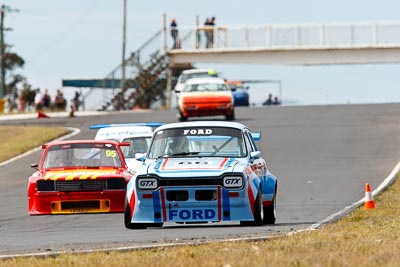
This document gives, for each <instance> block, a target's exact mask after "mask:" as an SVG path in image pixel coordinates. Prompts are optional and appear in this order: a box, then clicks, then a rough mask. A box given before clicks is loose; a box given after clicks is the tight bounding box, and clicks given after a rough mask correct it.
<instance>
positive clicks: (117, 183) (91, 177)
mask: <svg viewBox="0 0 400 267" xmlns="http://www.w3.org/2000/svg"><path fill="white" fill-rule="evenodd" d="M127 145H129V143H118V142H115V141H105V140H104V141H101V140H72V141H58V142H51V143H48V144H46V145H43V146H42V148H43V149H44V151H43V155H42V158H41V160H40V163H39V164H37V163H36V164H31V167H32V168H35V169H36V170H37V171H36V172H35V173H33V174H32V176H31V177H29V183H28V213H29V215H40V214H73V213H100V212H123V211H124V200H125V191H126V184H127V182H128V181H129V180H130V178H131V177H132V175H131V174H130V173H129V172H128V169H127V166H126V163H125V160H124V157H123V154H122V152H121V149H120V146H127Z"/></svg>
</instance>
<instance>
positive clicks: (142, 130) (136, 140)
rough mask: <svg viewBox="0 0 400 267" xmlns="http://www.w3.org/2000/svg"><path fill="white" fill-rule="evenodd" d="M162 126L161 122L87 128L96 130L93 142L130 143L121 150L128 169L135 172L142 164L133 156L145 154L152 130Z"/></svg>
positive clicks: (102, 125)
mask: <svg viewBox="0 0 400 267" xmlns="http://www.w3.org/2000/svg"><path fill="white" fill-rule="evenodd" d="M163 124H164V123H162V122H146V123H119V124H95V125H91V126H90V127H89V128H90V129H98V131H97V133H96V136H95V138H94V139H95V140H115V141H118V142H128V143H130V146H124V147H123V148H122V153H123V154H124V158H125V162H126V164H127V166H128V169H129V170H130V171H131V172H135V171H136V170H137V168H138V167H139V166H140V165H142V162H140V161H137V160H136V159H135V154H136V153H146V152H147V148H148V146H149V144H150V141H151V137H152V136H153V131H154V129H156V128H157V127H159V126H161V125H163Z"/></svg>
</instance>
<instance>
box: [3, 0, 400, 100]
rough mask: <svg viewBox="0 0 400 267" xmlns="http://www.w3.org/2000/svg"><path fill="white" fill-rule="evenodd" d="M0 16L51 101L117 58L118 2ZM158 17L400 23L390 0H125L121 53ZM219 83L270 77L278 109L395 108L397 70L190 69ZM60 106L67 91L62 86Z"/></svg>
mask: <svg viewBox="0 0 400 267" xmlns="http://www.w3.org/2000/svg"><path fill="white" fill-rule="evenodd" d="M0 3H1V4H4V5H6V6H8V7H9V8H11V9H12V10H13V9H14V11H10V12H7V13H6V14H5V18H4V27H5V28H10V30H8V31H6V32H5V37H4V38H5V42H6V43H7V44H9V45H11V46H12V51H13V52H16V53H18V54H19V55H20V56H21V57H22V58H23V59H24V60H25V66H24V68H23V69H22V70H19V72H20V73H21V74H22V75H24V76H25V77H26V78H27V80H28V82H29V83H30V84H32V85H33V87H34V88H37V87H39V88H43V89H44V88H48V89H49V91H50V94H53V95H54V92H55V90H56V89H57V88H61V84H62V83H61V82H62V80H63V79H94V78H104V77H105V76H106V75H107V74H108V73H109V72H110V71H111V70H112V69H114V68H115V67H116V66H118V65H119V64H120V62H121V57H122V22H123V16H122V14H123V0H119V1H116V0H113V1H111V0H85V1H82V0H68V1H67V0H57V1H54V0H34V1H33V0H0ZM163 14H166V16H167V20H168V21H169V20H170V19H171V18H175V19H176V20H177V23H178V26H194V24H195V18H196V16H199V17H200V22H201V23H203V21H204V20H205V18H206V17H211V16H215V17H216V24H217V25H220V26H221V25H266V24H281V23H331V22H374V21H376V22H383V21H400V2H399V1H396V0H380V1H376V0H351V1H349V0H335V1H332V0H329V1H328V0H325V1H324V0H303V1H296V0H279V1H276V0H274V1H271V0H258V1H256V0H247V1H245V2H243V1H236V0H231V1H215V0H202V1H198V2H194V1H187V0H176V1H132V0H127V31H126V34H127V35H126V54H127V55H128V54H129V53H130V52H131V51H135V50H136V49H137V48H139V47H140V46H141V45H142V44H143V43H145V42H146V41H147V40H148V39H149V38H150V37H151V36H153V35H154V34H155V33H156V32H157V31H158V30H159V29H161V27H162V19H163ZM195 66H196V67H198V68H208V67H211V68H215V69H216V70H217V71H218V72H219V73H220V74H221V75H222V76H224V77H225V78H227V79H246V80H249V79H264V80H265V79H271V80H280V81H281V84H282V96H283V103H288V104H289V103H290V104H296V105H327V104H348V103H355V104H358V103H387V102H396V103H398V102H400V88H399V87H400V75H399V73H400V64H375V65H374V64H366V65H329V66H285V65H262V64H261V65H260V64H257V65H256V64H246V65H240V64H196V65H195ZM62 89H63V91H64V94H65V95H66V96H67V100H68V99H71V98H72V96H73V93H74V91H75V89H74V88H62ZM269 93H272V94H273V95H278V94H279V89H278V87H277V86H276V85H274V84H261V85H251V87H250V101H251V102H253V103H261V102H263V101H264V100H265V99H266V98H267V96H268V94H269Z"/></svg>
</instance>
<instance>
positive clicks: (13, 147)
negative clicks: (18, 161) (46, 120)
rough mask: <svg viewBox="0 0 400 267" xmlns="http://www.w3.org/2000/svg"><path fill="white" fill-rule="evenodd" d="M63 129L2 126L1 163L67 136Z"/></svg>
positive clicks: (0, 137)
mask: <svg viewBox="0 0 400 267" xmlns="http://www.w3.org/2000/svg"><path fill="white" fill-rule="evenodd" d="M67 132H68V131H67V130H65V129H61V128H55V127H52V128H47V127H31V126H0V140H2V142H0V151H1V153H0V162H2V161H5V160H7V159H9V158H12V157H15V156H16V155H19V154H21V153H23V152H25V151H28V150H30V149H32V148H35V147H38V146H40V145H41V144H43V143H46V142H48V141H50V140H53V139H55V138H57V137H60V136H62V135H64V134H66V133H67Z"/></svg>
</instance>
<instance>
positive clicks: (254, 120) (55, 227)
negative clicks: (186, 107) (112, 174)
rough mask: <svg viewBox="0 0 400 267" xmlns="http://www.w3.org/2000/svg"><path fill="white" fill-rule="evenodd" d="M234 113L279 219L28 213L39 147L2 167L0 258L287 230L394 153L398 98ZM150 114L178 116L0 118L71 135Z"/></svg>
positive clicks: (344, 197) (398, 144)
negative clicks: (138, 222)
mask: <svg viewBox="0 0 400 267" xmlns="http://www.w3.org/2000/svg"><path fill="white" fill-rule="evenodd" d="M50 116H51V114H50ZM236 118H237V121H238V122H242V123H244V124H246V125H247V126H249V127H250V128H251V129H252V130H253V131H258V129H261V130H262V143H261V150H262V152H263V156H264V158H266V160H267V163H268V165H269V168H270V169H271V171H272V172H273V173H274V174H275V175H276V176H277V177H278V202H277V203H278V204H277V222H276V224H275V225H266V226H262V227H240V226H239V224H238V223H229V224H227V223H224V224H222V223H220V224H203V225H195V224H191V225H180V224H172V223H171V224H165V225H164V227H163V228H150V229H146V230H127V229H125V227H124V224H123V214H122V213H120V214H97V215H96V214H83V215H58V216H28V214H27V182H28V177H29V175H30V174H31V173H32V172H33V169H31V168H30V164H31V163H34V162H38V161H39V159H40V156H41V151H37V152H34V153H32V154H30V155H27V156H25V157H23V158H21V159H19V160H16V161H13V162H11V163H8V164H6V165H2V166H0V211H1V213H0V214H1V215H0V256H1V255H3V256H4V255H10V254H19V253H23V252H30V253H39V252H54V251H59V250H64V249H65V250H68V251H80V250H86V249H97V248H109V247H118V246H144V245H155V244H163V243H168V244H171V243H181V242H201V241H205V240H211V239H218V240H222V239H234V238H239V237H245V238H248V237H265V236H272V235H276V234H284V233H287V232H290V231H294V230H299V229H304V228H307V227H309V226H310V225H312V224H314V223H317V222H319V221H321V220H323V219H325V218H326V217H328V216H329V215H331V214H333V213H335V212H338V211H340V210H342V209H343V208H344V207H346V206H348V205H350V204H352V203H354V202H356V201H358V200H360V199H362V198H363V197H364V185H365V183H366V182H369V183H370V184H371V187H372V189H374V188H375V187H377V186H378V185H379V184H380V183H381V182H382V181H383V179H384V178H386V177H387V176H388V175H389V173H390V172H391V171H392V169H393V168H394V167H395V166H396V164H397V163H398V162H399V160H400V104H373V105H332V106H298V107H295V106H293V107H290V106H287V107H285V106H282V107H261V108H247V107H243V108H237V110H236ZM217 119H222V118H217ZM146 121H163V122H176V121H177V119H176V115H175V112H174V111H139V112H138V111H135V112H122V113H105V114H104V115H98V116H78V117H74V118H68V117H52V118H49V119H25V120H13V121H0V124H3V125H4V124H7V125H21V124H37V125H51V126H70V127H75V128H80V129H81V130H82V132H81V133H80V134H79V135H77V136H74V137H73V139H91V138H93V137H94V135H95V131H93V130H89V128H88V126H89V125H90V124H96V123H117V122H146Z"/></svg>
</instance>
